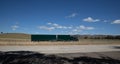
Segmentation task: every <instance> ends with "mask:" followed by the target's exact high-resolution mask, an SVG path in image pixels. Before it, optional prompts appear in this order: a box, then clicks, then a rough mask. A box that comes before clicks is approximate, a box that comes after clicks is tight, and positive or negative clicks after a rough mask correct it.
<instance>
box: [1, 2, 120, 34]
mask: <svg viewBox="0 0 120 64" xmlns="http://www.w3.org/2000/svg"><path fill="white" fill-rule="evenodd" d="M0 32H5V33H6V32H7V33H9V32H10V33H11V32H12V33H29V34H112V35H120V0H0Z"/></svg>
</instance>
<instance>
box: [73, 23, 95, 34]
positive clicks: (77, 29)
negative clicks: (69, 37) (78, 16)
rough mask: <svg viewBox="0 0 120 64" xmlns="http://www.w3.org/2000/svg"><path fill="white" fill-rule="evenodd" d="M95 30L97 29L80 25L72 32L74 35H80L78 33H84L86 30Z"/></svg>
mask: <svg viewBox="0 0 120 64" xmlns="http://www.w3.org/2000/svg"><path fill="white" fill-rule="evenodd" d="M93 29H95V28H94V27H90V26H89V27H87V26H84V25H80V26H77V27H75V28H74V29H73V30H72V32H73V33H74V32H76V33H78V32H81V31H84V30H93Z"/></svg>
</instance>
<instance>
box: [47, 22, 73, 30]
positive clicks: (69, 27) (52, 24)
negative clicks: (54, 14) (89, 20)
mask: <svg viewBox="0 0 120 64" xmlns="http://www.w3.org/2000/svg"><path fill="white" fill-rule="evenodd" d="M47 24H48V25H50V26H52V27H54V28H56V29H71V28H72V27H71V26H62V25H59V24H56V23H47Z"/></svg>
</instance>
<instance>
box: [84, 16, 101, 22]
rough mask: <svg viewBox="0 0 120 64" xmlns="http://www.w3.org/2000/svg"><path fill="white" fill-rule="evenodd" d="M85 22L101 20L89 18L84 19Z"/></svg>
mask: <svg viewBox="0 0 120 64" xmlns="http://www.w3.org/2000/svg"><path fill="white" fill-rule="evenodd" d="M83 21H86V22H97V21H100V20H99V19H93V18H92V17H88V18H85V19H83Z"/></svg>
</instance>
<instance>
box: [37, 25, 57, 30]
mask: <svg viewBox="0 0 120 64" xmlns="http://www.w3.org/2000/svg"><path fill="white" fill-rule="evenodd" d="M38 28H39V29H43V30H49V31H51V30H54V29H55V28H54V27H47V26H39V27H38Z"/></svg>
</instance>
